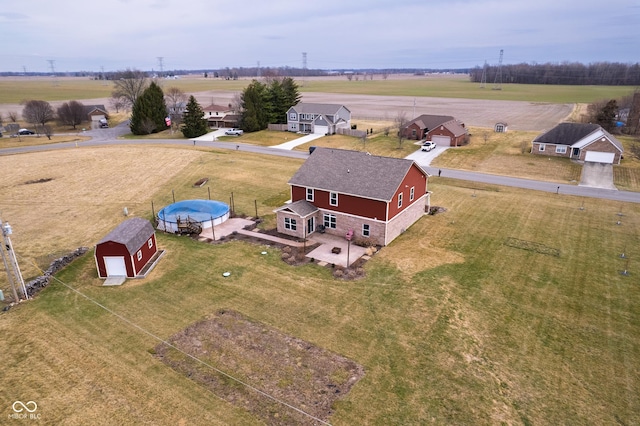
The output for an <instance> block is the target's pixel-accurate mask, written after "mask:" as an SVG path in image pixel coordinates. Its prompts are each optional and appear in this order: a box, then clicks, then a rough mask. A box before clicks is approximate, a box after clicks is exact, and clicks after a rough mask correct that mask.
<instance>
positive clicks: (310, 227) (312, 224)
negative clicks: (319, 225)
mask: <svg viewBox="0 0 640 426" xmlns="http://www.w3.org/2000/svg"><path fill="white" fill-rule="evenodd" d="M315 230H316V218H315V217H313V216H311V217H310V218H309V219H307V235H309V234H312V233H313V232H314V231H315Z"/></svg>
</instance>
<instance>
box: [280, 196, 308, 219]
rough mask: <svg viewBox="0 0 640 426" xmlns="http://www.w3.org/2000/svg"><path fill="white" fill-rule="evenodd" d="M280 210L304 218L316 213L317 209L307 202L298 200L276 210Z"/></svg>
mask: <svg viewBox="0 0 640 426" xmlns="http://www.w3.org/2000/svg"><path fill="white" fill-rule="evenodd" d="M280 210H291V211H292V212H293V213H295V214H297V215H298V216H300V217H305V216H308V215H310V214H311V213H314V212H316V211H318V208H317V207H316V206H314V205H313V204H311V203H310V202H308V201H307V200H298V201H295V202H293V203H291V204H287V205H286V206H284V207H281V208H279V209H278V211H280Z"/></svg>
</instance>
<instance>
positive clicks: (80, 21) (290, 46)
mask: <svg viewBox="0 0 640 426" xmlns="http://www.w3.org/2000/svg"><path fill="white" fill-rule="evenodd" d="M0 46H1V48H0V71H13V72H22V71H24V70H26V71H28V72H43V71H49V70H50V62H49V61H53V64H54V67H55V71H56V72H64V71H78V70H85V71H100V70H101V69H104V70H105V71H115V70H121V69H125V68H137V69H142V70H159V68H160V60H159V59H158V58H159V57H162V66H163V69H164V70H165V71H167V70H173V69H217V68H225V67H230V68H233V67H254V66H256V65H258V62H259V63H260V66H261V67H279V66H289V67H302V65H303V59H302V56H303V55H302V52H306V53H307V67H308V68H320V69H326V70H331V69H349V68H438V69H444V68H465V67H474V66H482V65H483V64H484V61H485V60H486V61H487V63H489V64H497V63H498V59H499V55H500V49H503V50H504V59H503V63H505V64H510V63H521V62H527V63H534V62H535V63H545V62H564V61H569V62H582V63H591V62H599V61H608V62H624V63H637V62H639V61H640V0H606V1H605V0H534V1H532V0H437V1H436V0H321V1H314V0H231V1H229V0H227V1H214V0H102V1H88V0H20V1H7V0H5V1H2V3H1V5H0Z"/></svg>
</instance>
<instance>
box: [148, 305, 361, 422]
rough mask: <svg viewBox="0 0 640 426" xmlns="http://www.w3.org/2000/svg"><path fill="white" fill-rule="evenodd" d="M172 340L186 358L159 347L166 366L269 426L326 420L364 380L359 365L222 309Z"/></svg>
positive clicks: (176, 335)
mask: <svg viewBox="0 0 640 426" xmlns="http://www.w3.org/2000/svg"><path fill="white" fill-rule="evenodd" d="M168 341H169V343H170V344H171V345H173V346H174V347H175V348H178V349H179V350H180V351H182V352H180V351H178V350H176V349H175V348H173V347H170V346H168V345H166V344H160V345H158V346H156V348H155V354H156V356H157V357H158V358H160V359H161V360H162V362H164V363H165V364H167V365H169V366H170V367H171V368H173V369H174V370H176V371H178V372H180V373H182V374H184V375H186V376H187V377H189V378H190V379H192V380H194V381H196V382H197V383H199V384H201V385H202V386H204V387H206V388H207V389H209V390H211V392H213V393H214V394H216V395H217V396H218V397H220V398H222V399H224V400H226V401H228V402H230V403H231V404H234V405H236V406H239V407H242V408H245V409H246V410H248V411H250V412H251V413H253V414H255V415H256V416H258V417H260V418H261V419H262V420H263V421H264V422H265V423H267V424H270V425H290V424H314V421H313V419H312V417H310V416H313V417H315V418H317V419H321V420H323V421H326V420H327V419H328V418H329V417H330V416H331V415H332V414H333V404H334V402H335V401H336V400H338V399H341V398H343V397H344V396H345V395H347V393H348V392H349V391H350V390H351V388H352V387H353V386H354V385H355V384H356V383H357V382H358V380H360V378H362V377H363V376H364V369H363V368H362V366H360V365H358V364H357V363H355V362H353V361H351V360H349V359H347V358H345V357H342V356H340V355H337V354H333V353H331V352H329V351H327V350H324V349H322V348H319V347H317V346H314V345H313V344H311V343H308V342H305V341H304V340H301V339H298V338H295V337H292V336H288V335H286V334H284V333H281V332H280V331H278V330H276V329H273V328H271V327H268V326H266V325H264V324H261V323H259V322H256V321H252V320H250V319H248V318H246V317H244V316H243V315H242V314H240V313H238V312H235V311H225V310H221V311H219V312H218V313H217V314H216V315H215V316H214V317H213V318H210V319H207V320H204V321H200V322H197V323H195V324H192V325H191V326H189V327H187V328H186V329H184V330H183V331H181V332H179V333H177V334H175V335H173V336H171V338H169V340H168ZM184 353H187V354H189V356H185V354H184ZM192 357H193V358H192ZM195 358H197V360H200V361H201V362H198V361H196V359H195ZM212 367H213V368H212ZM216 369H217V370H220V371H223V372H225V373H226V374H222V373H220V372H219V371H216ZM231 376H233V377H231ZM241 382H243V383H246V384H249V385H250V386H253V387H255V388H257V389H259V391H260V392H259V391H256V390H255V389H252V388H250V387H249V386H246V385H244V384H243V383H241ZM261 392H264V394H263V393H261ZM265 394H267V395H270V396H272V398H269V397H268V396H266V395H265ZM278 401H283V402H285V403H286V404H288V405H290V406H293V407H296V408H297V409H299V410H301V411H304V412H305V413H307V414H308V415H309V416H307V415H305V414H303V413H301V412H299V411H296V410H294V409H292V408H290V407H288V406H287V405H285V404H283V403H280V402H278Z"/></svg>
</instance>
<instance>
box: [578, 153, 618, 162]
mask: <svg viewBox="0 0 640 426" xmlns="http://www.w3.org/2000/svg"><path fill="white" fill-rule="evenodd" d="M615 158H616V155H615V154H614V153H613V152H596V151H587V153H586V154H585V156H584V161H589V162H592V163H606V164H613V160H614V159H615Z"/></svg>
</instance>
